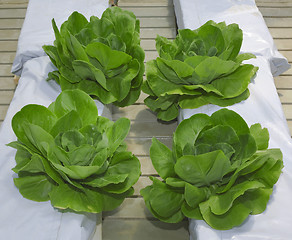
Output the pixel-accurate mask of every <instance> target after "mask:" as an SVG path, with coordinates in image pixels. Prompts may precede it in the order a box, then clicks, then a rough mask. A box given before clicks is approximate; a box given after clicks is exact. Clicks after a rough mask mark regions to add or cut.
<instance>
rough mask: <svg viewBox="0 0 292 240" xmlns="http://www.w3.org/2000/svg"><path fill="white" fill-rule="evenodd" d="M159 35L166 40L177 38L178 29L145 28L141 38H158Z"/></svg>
mask: <svg viewBox="0 0 292 240" xmlns="http://www.w3.org/2000/svg"><path fill="white" fill-rule="evenodd" d="M157 35H160V36H163V37H166V38H175V36H176V29H175V28H143V31H141V33H140V38H156V37H157Z"/></svg>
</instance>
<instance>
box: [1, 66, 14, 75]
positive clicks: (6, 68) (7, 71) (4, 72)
mask: <svg viewBox="0 0 292 240" xmlns="http://www.w3.org/2000/svg"><path fill="white" fill-rule="evenodd" d="M11 76H13V75H12V73H11V64H1V65H0V77H11Z"/></svg>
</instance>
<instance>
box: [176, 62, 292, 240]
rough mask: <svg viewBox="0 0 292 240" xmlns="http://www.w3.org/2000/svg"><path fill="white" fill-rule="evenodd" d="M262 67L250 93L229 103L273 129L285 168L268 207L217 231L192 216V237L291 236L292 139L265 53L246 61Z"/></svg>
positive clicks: (187, 112)
mask: <svg viewBox="0 0 292 240" xmlns="http://www.w3.org/2000/svg"><path fill="white" fill-rule="evenodd" d="M246 63H251V64H253V65H256V66H258V67H259V70H258V72H257V75H256V77H255V78H254V80H253V81H252V82H251V83H250V84H249V90H250V93H251V94H250V97H249V98H248V99H247V100H245V101H243V102H241V103H238V104H235V105H233V106H230V107H228V109H231V110H233V111H235V112H237V113H238V114H240V115H241V116H242V117H243V118H244V119H245V121H246V122H247V123H248V125H252V124H254V123H260V124H261V125H262V127H266V128H268V130H269V133H270V142H269V148H280V149H281V151H282V153H283V161H284V168H283V173H282V175H281V176H280V178H279V181H278V182H277V184H276V185H275V186H274V192H273V194H272V196H271V199H270V201H269V203H268V205H267V209H266V210H265V211H264V213H262V214H260V215H254V216H249V217H248V218H247V220H246V221H245V222H244V223H243V224H242V225H241V226H239V227H236V228H233V229H231V230H227V231H218V230H214V229H212V228H211V227H209V226H208V225H207V224H206V223H205V222H204V221H198V220H192V219H190V228H189V229H190V235H191V236H190V239H191V240H195V239H196V240H206V239H212V240H230V239H233V240H290V239H291V236H292V228H291V223H292V206H291V203H292V140H291V137H290V133H289V129H288V126H287V123H286V120H285V116H284V114H283V111H282V107H281V103H280V100H279V97H278V95H277V91H276V88H275V85H274V81H273V76H272V74H271V72H270V66H269V63H268V62H267V60H266V59H265V58H263V57H258V58H257V59H251V60H249V61H246ZM220 108H221V107H218V106H215V105H206V106H203V107H200V108H197V109H182V110H181V111H180V121H182V120H183V119H186V118H189V117H191V116H192V115H194V114H196V113H206V114H208V115H211V114H212V113H213V112H215V111H217V110H219V109H220Z"/></svg>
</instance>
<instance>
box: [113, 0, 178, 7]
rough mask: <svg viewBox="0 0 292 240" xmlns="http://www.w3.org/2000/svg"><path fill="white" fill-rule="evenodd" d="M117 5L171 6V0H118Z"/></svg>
mask: <svg viewBox="0 0 292 240" xmlns="http://www.w3.org/2000/svg"><path fill="white" fill-rule="evenodd" d="M118 5H119V6H120V7H136V6H139V7H142V6H146V7H147V6H160V7H162V6H172V5H173V3H172V0H159V1H157V0H147V2H146V1H137V0H119V2H118Z"/></svg>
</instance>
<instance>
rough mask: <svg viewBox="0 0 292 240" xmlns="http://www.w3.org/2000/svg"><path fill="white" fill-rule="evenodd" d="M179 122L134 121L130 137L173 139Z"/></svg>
mask: <svg viewBox="0 0 292 240" xmlns="http://www.w3.org/2000/svg"><path fill="white" fill-rule="evenodd" d="M176 127H177V122H171V123H161V122H141V121H132V124H131V130H130V132H129V135H128V137H136V138H137V137H153V136H154V137H172V134H173V132H174V131H175V129H176Z"/></svg>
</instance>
